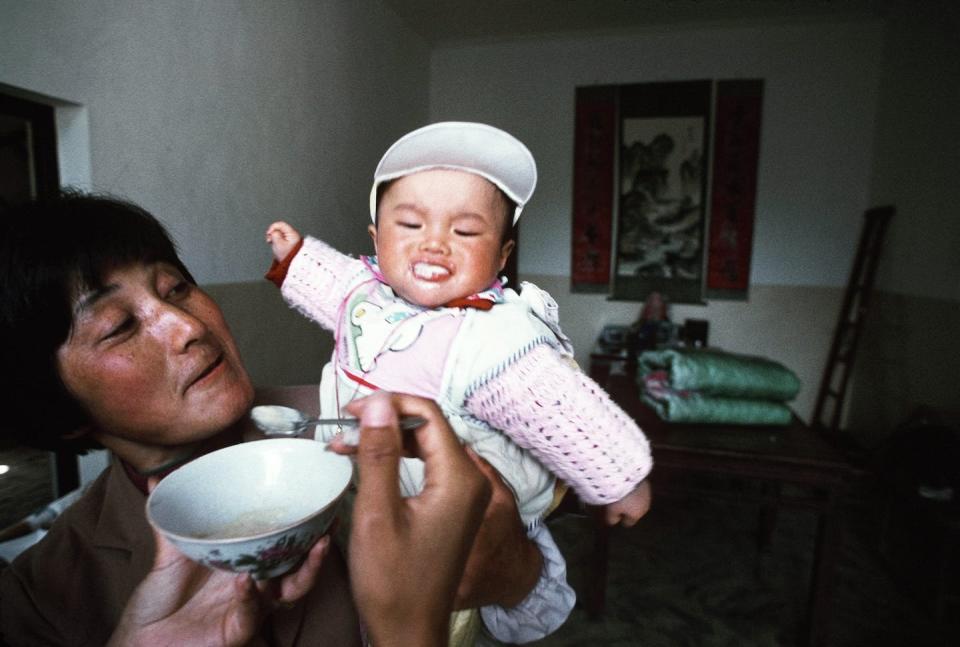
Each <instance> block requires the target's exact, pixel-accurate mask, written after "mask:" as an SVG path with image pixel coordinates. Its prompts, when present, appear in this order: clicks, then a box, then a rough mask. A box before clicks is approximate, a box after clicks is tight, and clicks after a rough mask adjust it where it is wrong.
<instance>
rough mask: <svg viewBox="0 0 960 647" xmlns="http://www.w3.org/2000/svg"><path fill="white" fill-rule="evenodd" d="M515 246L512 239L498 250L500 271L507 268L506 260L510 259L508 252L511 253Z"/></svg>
mask: <svg viewBox="0 0 960 647" xmlns="http://www.w3.org/2000/svg"><path fill="white" fill-rule="evenodd" d="M516 244H517V243H516V242H515V241H514V240H513V239H510V240H508V241H507V242H505V243H504V244H503V246H502V247H501V248H500V271H503V268H504V267H506V266H507V259H508V258H510V252H512V251H513V248H514V247H515V246H516Z"/></svg>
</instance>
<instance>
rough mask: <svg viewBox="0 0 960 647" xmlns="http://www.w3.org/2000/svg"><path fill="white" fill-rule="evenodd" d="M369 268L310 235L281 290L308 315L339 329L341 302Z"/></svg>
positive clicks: (295, 259) (290, 301)
mask: <svg viewBox="0 0 960 647" xmlns="http://www.w3.org/2000/svg"><path fill="white" fill-rule="evenodd" d="M365 272H368V270H367V268H366V266H365V265H364V264H363V261H361V260H359V259H355V258H351V257H349V256H347V255H346V254H343V253H341V252H338V251H337V250H335V249H334V248H333V247H330V246H329V245H327V244H326V243H324V242H322V241H320V240H317V239H316V238H312V237H309V236H308V237H307V238H305V239H304V241H303V247H302V248H301V249H300V251H299V252H297V255H296V256H294V258H293V261H292V262H291V263H290V268H289V270H287V275H286V278H285V279H284V280H283V285H282V287H281V288H280V292H281V294H282V295H283V298H284V299H285V300H286V302H287V303H288V304H290V305H291V306H292V307H293V308H295V309H296V310H298V311H299V312H300V313H302V314H303V315H304V316H306V317H307V318H308V319H312V320H313V321H316V322H317V323H318V324H320V325H321V326H323V327H324V328H326V329H328V330H335V329H336V322H337V314H338V310H339V308H340V306H341V304H342V303H343V301H344V299H345V298H346V297H347V295H348V294H349V292H350V290H351V289H352V287H353V286H355V285H357V283H358V282H359V281H360V280H361V279H362V278H363V274H364V273H365Z"/></svg>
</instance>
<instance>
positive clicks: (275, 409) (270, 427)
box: [250, 404, 426, 445]
mask: <svg viewBox="0 0 960 647" xmlns="http://www.w3.org/2000/svg"><path fill="white" fill-rule="evenodd" d="M250 419H251V420H253V424H255V425H256V426H257V427H259V428H260V430H261V431H262V432H263V433H265V434H266V435H268V436H296V435H299V434H300V433H302V432H303V430H304V429H306V428H307V427H309V426H311V425H334V426H337V427H342V428H343V430H344V434H343V440H344V442H345V443H346V444H348V445H356V444H357V443H359V442H360V438H359V434H358V433H357V428H358V427H359V426H360V420H358V419H357V418H314V417H313V416H308V415H307V414H305V413H304V412H302V411H300V410H299V409H294V408H293V407H282V406H280V405H276V404H269V405H261V406H258V407H254V408H253V409H251V410H250ZM425 422H426V420H424V419H423V418H421V417H419V416H404V417H402V418H400V429H401V430H403V431H410V430H413V429H416V428H417V427H419V426H420V425H422V424H424V423H425ZM351 432H352V433H351Z"/></svg>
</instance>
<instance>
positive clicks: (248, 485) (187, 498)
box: [147, 438, 353, 579]
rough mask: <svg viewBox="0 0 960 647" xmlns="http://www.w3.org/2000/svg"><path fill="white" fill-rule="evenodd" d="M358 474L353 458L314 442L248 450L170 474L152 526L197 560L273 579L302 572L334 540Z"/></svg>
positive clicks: (273, 442)
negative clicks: (313, 552)
mask: <svg viewBox="0 0 960 647" xmlns="http://www.w3.org/2000/svg"><path fill="white" fill-rule="evenodd" d="M352 474H353V467H352V464H351V462H350V460H349V459H348V458H346V457H345V456H340V455H338V454H334V453H333V452H329V451H327V450H326V445H324V444H322V443H318V442H315V441H313V440H309V439H306V438H272V439H268V440H258V441H254V442H249V443H242V444H240V445H233V446H232V447H226V448H224V449H220V450H217V451H215V452H211V453H209V454H205V455H204V456H201V457H199V458H197V459H195V460H193V461H191V462H189V463H187V464H186V465H184V466H183V467H181V468H179V469H178V470H176V471H175V472H172V473H171V474H169V475H168V476H167V477H166V478H164V479H163V480H162V481H161V482H160V483H159V484H158V485H157V487H156V488H154V490H153V492H152V493H151V494H150V497H149V499H148V500H147V519H148V520H149V521H150V523H151V525H153V527H155V528H156V529H157V530H158V531H159V532H160V533H161V534H163V535H164V536H165V537H166V538H167V539H168V540H170V542H171V543H173V544H174V545H175V546H176V547H177V548H178V549H179V550H180V551H181V552H182V553H183V554H184V555H186V556H187V557H189V558H190V559H192V560H194V561H196V562H199V563H201V564H205V565H207V566H211V567H214V568H219V569H223V570H228V571H232V572H235V573H250V574H251V575H252V576H253V577H255V578H257V579H267V578H271V577H276V576H278V575H282V574H284V573H286V572H288V571H290V570H292V569H293V568H295V567H296V566H298V565H299V563H300V562H301V560H302V559H303V558H304V556H305V555H306V554H307V552H308V551H309V550H310V548H311V547H312V546H313V544H314V543H316V541H317V539H319V538H320V537H321V536H322V535H323V534H324V533H325V532H327V530H328V529H329V527H330V523H331V522H332V521H333V519H334V517H335V516H336V514H337V509H338V504H339V502H340V499H341V497H342V495H343V493H344V492H345V491H346V489H347V486H348V485H349V484H350V479H351V476H352Z"/></svg>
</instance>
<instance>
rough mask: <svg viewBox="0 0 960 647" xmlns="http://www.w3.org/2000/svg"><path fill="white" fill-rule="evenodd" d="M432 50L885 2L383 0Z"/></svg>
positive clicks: (867, 7)
mask: <svg viewBox="0 0 960 647" xmlns="http://www.w3.org/2000/svg"><path fill="white" fill-rule="evenodd" d="M384 2H385V3H386V4H387V5H389V6H390V7H392V8H393V10H394V11H395V12H396V13H397V15H399V16H400V18H401V19H402V20H403V21H404V22H405V23H407V24H408V25H409V26H410V27H411V28H412V29H413V30H414V31H416V32H417V33H419V34H420V35H421V36H422V37H423V38H424V39H425V40H426V41H427V42H428V43H430V44H431V45H444V44H450V43H453V42H458V41H477V40H504V39H511V38H522V37H526V36H539V35H546V34H569V33H582V32H617V31H624V30H635V29H638V28H643V27H657V26H665V25H678V24H690V25H694V24H703V23H732V22H737V23H744V22H748V23H749V22H751V21H770V20H808V19H817V18H823V17H833V18H837V17H841V16H844V15H850V16H864V15H870V14H872V15H880V13H881V9H882V7H883V5H884V4H886V3H888V2H889V0H384Z"/></svg>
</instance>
